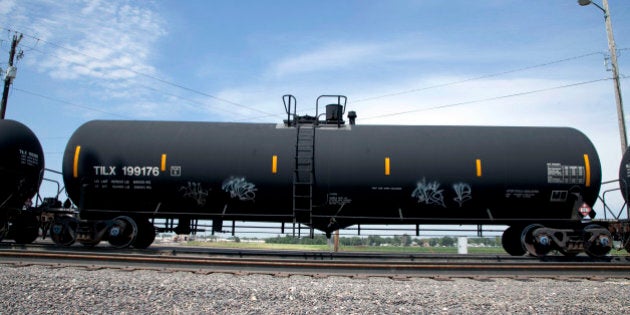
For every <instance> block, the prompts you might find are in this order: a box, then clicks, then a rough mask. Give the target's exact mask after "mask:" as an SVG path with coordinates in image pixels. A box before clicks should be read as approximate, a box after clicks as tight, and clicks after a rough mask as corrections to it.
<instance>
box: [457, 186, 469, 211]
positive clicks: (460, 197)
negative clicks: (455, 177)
mask: <svg viewBox="0 0 630 315" xmlns="http://www.w3.org/2000/svg"><path fill="white" fill-rule="evenodd" d="M453 191H455V195H456V196H455V198H453V200H455V202H457V204H459V207H460V208H461V207H462V205H463V204H464V202H466V201H468V200H471V199H472V189H471V188H470V185H468V184H466V183H456V184H453Z"/></svg>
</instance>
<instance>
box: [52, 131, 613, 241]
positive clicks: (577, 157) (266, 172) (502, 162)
mask: <svg viewBox="0 0 630 315" xmlns="http://www.w3.org/2000/svg"><path fill="white" fill-rule="evenodd" d="M312 129H313V130H312V132H313V135H312V136H306V138H309V137H311V138H312V137H314V144H312V145H311V147H310V148H309V145H305V147H306V148H305V150H306V152H307V155H308V154H312V155H313V157H312V158H308V157H306V158H305V156H304V155H303V156H300V153H299V150H300V143H299V142H300V140H299V139H300V138H299V137H300V136H299V135H298V132H303V133H304V132H306V128H304V127H302V129H300V128H295V127H291V126H287V125H285V124H279V125H276V124H250V123H204V122H166V121H91V122H88V123H86V124H84V125H83V126H81V127H80V128H79V129H78V130H77V131H76V132H75V133H74V134H73V136H72V137H71V139H70V140H69V142H68V145H67V147H66V150H65V154H64V159H63V174H64V182H65V186H66V189H67V192H68V195H69V196H70V198H71V199H72V200H73V201H74V202H75V204H77V205H78V206H79V207H80V210H81V211H82V212H81V217H82V218H88V219H90V218H93V219H100V218H111V217H113V216H116V215H120V214H133V215H136V216H140V217H147V218H148V217H166V218H169V217H174V218H187V217H198V218H204V217H205V218H213V219H217V218H219V219H236V220H260V221H278V222H291V220H292V218H297V221H298V222H300V223H306V224H309V225H311V226H313V227H315V228H317V229H321V230H325V231H326V230H327V228H329V222H331V218H334V219H335V220H336V222H337V224H338V227H346V226H349V225H353V224H359V223H387V224H397V223H406V224H408V223H456V224H467V223H469V224H486V223H493V224H509V225H512V224H516V223H523V222H528V221H533V220H534V219H535V220H538V221H542V222H545V221H554V220H571V219H576V220H579V218H581V217H576V212H577V207H579V205H581V204H583V203H586V204H588V205H590V206H592V205H593V204H594V203H595V201H596V199H597V195H598V192H599V189H600V183H601V167H600V161H599V157H598V155H597V152H596V150H595V148H594V146H593V145H592V143H591V142H590V141H589V139H588V138H587V137H586V136H585V135H583V134H582V133H581V132H579V131H577V130H575V129H571V128H547V127H481V126H477V127H475V126H378V125H372V126H357V125H352V126H340V127H338V126H336V125H335V126H330V127H329V126H317V127H316V128H312ZM300 130H302V131H300ZM303 137H304V136H303ZM307 142H308V141H307ZM296 146H297V150H296ZM296 152H297V153H296ZM300 160H305V161H303V162H300ZM309 160H310V162H309ZM309 163H310V164H311V165H309ZM300 165H306V168H307V169H308V168H311V169H312V176H307V175H303V174H302V175H301V174H300V170H299V169H300V167H301V166H300ZM305 188H306V189H305ZM578 204H579V205H578Z"/></svg>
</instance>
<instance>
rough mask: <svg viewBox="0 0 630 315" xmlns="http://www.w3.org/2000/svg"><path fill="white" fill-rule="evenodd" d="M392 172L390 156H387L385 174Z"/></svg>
mask: <svg viewBox="0 0 630 315" xmlns="http://www.w3.org/2000/svg"><path fill="white" fill-rule="evenodd" d="M390 174H391V168H390V161H389V157H386V158H385V176H389V175H390Z"/></svg>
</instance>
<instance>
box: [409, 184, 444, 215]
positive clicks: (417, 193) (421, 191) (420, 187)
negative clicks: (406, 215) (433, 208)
mask: <svg viewBox="0 0 630 315" xmlns="http://www.w3.org/2000/svg"><path fill="white" fill-rule="evenodd" d="M443 192H444V190H443V189H440V183H439V182H437V181H432V182H429V183H427V181H426V179H425V178H422V181H419V182H418V184H417V186H416V189H415V190H414V191H413V192H412V193H411V197H413V198H417V199H418V203H424V204H427V205H437V206H442V207H444V208H446V205H445V204H444V194H443Z"/></svg>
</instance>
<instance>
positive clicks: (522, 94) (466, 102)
mask: <svg viewBox="0 0 630 315" xmlns="http://www.w3.org/2000/svg"><path fill="white" fill-rule="evenodd" d="M609 80H612V78H602V79H595V80H590V81H584V82H577V83H572V84H566V85H560V86H554V87H550V88H544V89H538V90H531V91H525V92H519V93H513V94H507V95H500V96H495V97H489V98H484V99H478V100H473V101H465V102H458V103H451V104H444V105H437V106H431V107H425V108H419V109H412V110H407V111H401V112H396V113H390V114H380V115H377V116H368V117H363V118H361V119H362V120H369V119H376V118H383V117H392V116H399V115H405V114H410V113H417V112H424V111H431V110H437V109H444V108H450V107H457V106H463V105H470V104H475V103H481V102H490V101H497V100H501V99H506V98H512V97H518V96H524V95H529V94H535V93H542V92H549V91H553V90H559V89H564V88H570V87H576V86H581V85H587V84H592V83H596V82H601V81H609Z"/></svg>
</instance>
